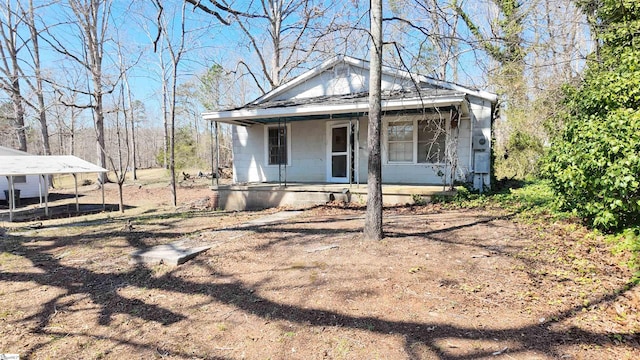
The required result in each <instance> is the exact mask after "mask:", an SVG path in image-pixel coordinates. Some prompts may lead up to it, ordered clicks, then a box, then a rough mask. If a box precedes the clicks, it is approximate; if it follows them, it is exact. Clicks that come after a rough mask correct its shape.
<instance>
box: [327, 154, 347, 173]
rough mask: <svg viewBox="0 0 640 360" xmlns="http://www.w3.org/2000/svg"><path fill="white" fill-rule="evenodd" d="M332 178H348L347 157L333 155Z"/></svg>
mask: <svg viewBox="0 0 640 360" xmlns="http://www.w3.org/2000/svg"><path fill="white" fill-rule="evenodd" d="M331 176H332V177H336V178H337V177H347V155H333V156H332V157H331Z"/></svg>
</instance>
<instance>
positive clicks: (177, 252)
mask: <svg viewBox="0 0 640 360" xmlns="http://www.w3.org/2000/svg"><path fill="white" fill-rule="evenodd" d="M210 248H211V246H200V247H193V248H190V247H186V246H185V245H183V244H182V243H180V242H176V243H171V244H168V245H159V246H154V247H152V248H150V249H144V250H138V251H135V252H133V253H131V261H132V262H134V263H136V264H167V265H180V264H184V263H185V262H187V261H189V260H191V259H193V258H194V257H196V256H197V255H198V254H200V253H202V252H205V251H207V250H208V249H210Z"/></svg>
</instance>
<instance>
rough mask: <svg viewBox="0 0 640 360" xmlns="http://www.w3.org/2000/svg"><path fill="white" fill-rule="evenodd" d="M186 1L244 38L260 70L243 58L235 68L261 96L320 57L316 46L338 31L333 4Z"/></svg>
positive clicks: (305, 0) (263, 0)
mask: <svg viewBox="0 0 640 360" xmlns="http://www.w3.org/2000/svg"><path fill="white" fill-rule="evenodd" d="M185 1H187V2H189V3H191V4H193V5H194V7H196V8H199V9H201V10H203V11H205V12H206V13H208V14H211V15H214V16H216V17H217V18H218V20H220V21H221V22H222V23H225V24H230V22H229V21H227V20H226V18H223V17H222V15H221V13H222V14H225V15H227V16H228V17H230V18H231V19H233V20H234V21H233V24H234V25H236V26H237V27H238V28H239V29H240V31H242V33H243V34H244V36H245V37H246V38H247V40H248V46H249V48H250V49H251V52H252V53H253V54H254V55H255V56H256V58H257V62H258V66H257V68H258V69H259V70H255V68H254V67H253V66H251V64H249V63H247V61H245V60H244V59H242V60H240V61H239V63H238V65H239V66H241V67H243V68H244V69H245V70H246V71H248V73H249V75H250V76H251V78H252V79H253V80H254V81H255V84H256V86H258V88H259V90H260V91H261V92H262V93H265V92H267V91H269V90H270V89H271V88H274V87H276V86H279V85H281V84H282V83H283V82H285V81H286V80H288V79H289V78H290V77H291V76H292V73H293V72H294V71H295V70H296V69H299V68H300V66H301V65H304V64H306V63H309V62H312V61H313V60H314V58H315V57H317V56H318V55H321V53H318V52H315V50H316V48H317V46H318V44H319V43H320V42H321V41H322V39H323V37H324V36H325V35H327V34H328V33H330V32H331V31H333V30H335V29H336V28H337V26H336V22H335V19H336V17H335V16H333V15H331V14H330V10H331V9H334V8H336V7H337V6H336V4H335V3H334V2H333V1H330V2H326V1H317V0H302V1H300V0H261V1H259V2H247V3H246V5H245V7H243V8H240V7H239V5H235V4H234V3H232V2H229V1H227V0H221V1H215V0H209V2H208V3H209V4H210V6H207V5H205V4H204V3H203V2H202V1H200V0H185ZM234 5H235V6H236V7H233V6H234ZM256 29H257V30H256ZM261 79H264V80H265V82H266V86H265V84H264V83H263V81H261Z"/></svg>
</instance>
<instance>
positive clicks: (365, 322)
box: [0, 219, 639, 360]
mask: <svg viewBox="0 0 640 360" xmlns="http://www.w3.org/2000/svg"><path fill="white" fill-rule="evenodd" d="M490 221H492V220H491V219H485V220H480V221H478V222H474V223H470V224H465V225H461V226H473V224H478V223H485V222H490ZM270 227H271V228H272V229H273V227H272V225H270V226H266V227H264V228H263V229H262V234H264V233H268V232H269V228H270ZM456 228H457V227H456V226H452V227H450V228H448V229H441V230H437V231H436V233H437V232H443V231H453V230H455V229H456ZM252 229H253V230H260V229H258V227H254V228H252ZM273 231H275V229H274V230H273ZM278 231H281V229H278ZM315 231H319V230H318V229H316V230H315ZM320 231H326V232H328V233H331V232H337V231H339V230H337V229H332V228H331V227H330V226H327V227H326V228H324V229H320ZM257 233H258V234H260V231H257ZM309 233H311V230H310V229H304V231H302V234H303V235H304V234H309ZM431 233H433V232H431ZM429 234H430V233H429V232H427V233H416V234H413V235H412V236H416V237H424V236H428V235H429ZM95 236H96V237H99V236H100V234H96V235H95ZM147 236H153V234H152V233H150V234H147ZM162 236H166V234H162ZM30 240H33V239H32V238H28V237H27V238H25V237H21V236H10V237H9V239H5V241H4V242H3V243H2V244H1V245H0V249H1V250H2V251H3V252H10V253H13V254H19V256H22V257H24V258H26V259H28V260H30V261H31V263H32V264H33V267H35V268H37V269H38V272H12V271H3V272H2V273H0V281H4V282H23V283H30V282H33V283H36V284H39V285H46V286H52V287H56V288H59V289H61V290H62V291H63V292H64V294H62V295H59V296H57V297H55V298H53V299H51V300H49V301H47V302H46V303H45V304H43V305H42V307H41V309H40V310H39V311H38V312H37V313H36V314H35V315H33V316H32V317H30V318H29V319H22V320H21V321H24V320H32V321H35V323H36V324H37V325H36V326H35V327H34V328H33V329H32V330H31V331H32V332H34V333H38V334H48V335H59V334H60V333H59V332H57V331H54V330H52V329H50V328H49V325H50V323H51V321H52V316H53V315H54V314H55V312H56V306H59V305H60V304H59V302H60V300H61V298H62V297H63V296H68V295H73V294H79V295H83V296H87V297H88V298H90V299H91V301H92V302H93V303H94V304H96V305H97V306H99V308H100V310H99V315H98V319H97V323H98V324H99V325H109V324H110V323H111V322H112V319H113V316H114V315H116V314H126V315H128V316H132V317H137V318H139V319H141V320H144V321H152V322H156V323H159V324H162V325H170V324H174V323H176V322H180V321H186V320H187V317H186V316H185V315H182V314H180V313H177V312H174V311H172V310H169V309H167V308H165V307H163V306H162V305H157V304H151V303H147V302H145V301H142V300H138V299H129V298H126V297H123V296H121V295H119V294H118V291H117V290H118V289H119V288H121V287H123V286H134V287H138V288H141V289H142V288H145V289H158V290H164V291H171V292H179V293H183V294H187V295H198V296H203V295H205V296H206V297H208V299H209V300H210V301H212V302H218V303H222V304H225V305H228V306H232V307H235V308H236V309H238V310H240V311H243V312H245V313H247V314H252V315H254V316H259V317H261V318H264V319H270V320H274V319H275V320H284V321H289V322H293V323H297V324H300V325H301V326H318V327H322V326H324V327H339V328H349V329H357V330H361V331H369V332H372V333H377V334H384V335H388V334H397V335H401V336H402V337H403V339H404V351H405V352H406V354H407V355H408V356H409V358H418V357H419V356H420V355H419V354H418V353H417V350H416V348H417V347H419V346H424V347H426V348H428V349H429V350H430V351H431V352H433V353H435V354H438V357H439V358H440V359H447V360H449V359H450V360H465V359H474V358H478V357H484V356H491V355H492V353H491V352H488V351H484V350H475V351H473V352H472V353H470V354H466V355H455V354H451V353H449V352H447V351H446V349H442V347H441V343H440V342H441V341H442V340H444V339H451V338H455V339H460V340H475V341H478V340H486V341H492V342H495V341H509V342H511V343H515V344H516V346H512V347H510V348H509V349H508V354H509V355H513V356H518V354H520V353H525V352H529V351H536V352H540V353H544V354H546V355H549V356H551V357H553V358H560V357H561V356H562V355H563V354H562V353H561V352H560V351H559V348H560V346H561V345H562V346H566V345H585V346H590V345H597V346H603V345H605V344H607V343H609V342H610V341H609V339H610V337H624V336H627V335H633V334H627V333H599V332H590V331H585V330H582V329H579V328H571V329H569V330H554V329H553V326H552V325H553V324H554V323H556V322H558V321H562V320H564V319H568V318H571V317H572V316H573V315H574V314H575V313H576V312H578V311H579V310H581V307H580V306H577V307H573V308H570V309H566V310H564V311H561V312H558V313H555V314H552V315H551V316H549V317H548V319H549V320H545V321H542V322H540V323H536V324H532V325H528V326H518V327H512V328H506V329H486V328H484V329H478V328H476V327H472V326H468V327H466V326H454V325H447V324H440V323H431V322H412V321H390V320H384V319H380V318H377V317H370V316H354V315H347V314H343V313H340V312H337V311H328V310H322V309H309V308H303V307H299V306H295V305H290V304H282V303H278V302H274V301H272V300H270V299H268V298H265V297H261V296H259V295H258V294H257V293H256V289H255V285H254V286H251V285H248V284H245V283H243V282H241V281H239V280H237V279H236V280H234V281H230V282H227V283H221V284H208V283H197V282H193V281H189V280H185V279H183V278H181V277H179V276H176V275H175V274H174V273H173V272H172V271H171V272H168V273H166V274H164V275H162V276H155V275H154V273H153V271H152V270H151V269H149V268H146V267H143V266H136V267H133V268H131V269H129V270H128V271H124V272H120V273H100V272H96V271H93V270H89V269H86V268H82V267H73V266H69V265H65V264H62V263H61V261H60V259H58V258H56V257H54V256H53V255H51V254H49V253H48V252H47V251H49V250H51V249H52V248H55V247H56V246H59V245H60V241H63V240H62V239H59V238H57V239H56V238H53V240H54V241H53V244H48V245H43V246H25V244H26V243H28V242H29V241H30ZM131 245H132V246H134V247H138V246H141V245H140V244H138V243H136V242H135V241H131ZM199 265H201V266H207V267H209V270H210V272H211V274H212V275H213V276H216V277H226V278H231V279H233V276H232V275H230V274H225V273H221V272H219V271H217V270H216V269H214V268H212V267H210V266H209V265H207V264H205V263H199ZM69 279H73V281H69ZM635 286H636V285H634V284H626V285H624V286H622V287H620V288H619V289H615V290H613V291H611V292H609V293H607V294H604V295H602V296H600V297H599V298H597V299H593V301H592V302H591V304H593V305H597V304H605V303H608V302H611V301H614V300H615V299H616V298H618V297H619V296H621V295H622V294H623V293H624V292H625V291H628V290H631V289H633V288H634V287H635ZM551 319H553V320H551ZM65 335H67V333H65ZM111 340H113V341H114V342H116V343H119V344H123V345H132V346H135V347H137V348H140V349H152V350H156V351H159V352H160V351H161V352H162V353H161V354H165V355H174V356H185V357H187V356H189V357H190V356H193V354H184V353H181V352H180V351H178V350H174V349H171V348H166V347H165V348H162V349H161V350H158V349H156V348H155V345H154V344H149V343H143V342H138V343H132V342H131V341H129V340H123V339H119V338H118V337H117V336H115V335H114V337H113V339H111ZM418 345H419V346H418ZM39 346H44V345H37V346H33V347H32V348H30V349H28V350H27V352H26V354H25V357H26V358H29V357H30V356H32V355H33V354H34V353H35V351H36V350H38V347H39ZM632 346H634V347H635V348H638V346H639V345H638V344H637V343H634V344H632ZM201 356H202V357H204V358H207V359H223V358H219V357H207V356H206V355H201Z"/></svg>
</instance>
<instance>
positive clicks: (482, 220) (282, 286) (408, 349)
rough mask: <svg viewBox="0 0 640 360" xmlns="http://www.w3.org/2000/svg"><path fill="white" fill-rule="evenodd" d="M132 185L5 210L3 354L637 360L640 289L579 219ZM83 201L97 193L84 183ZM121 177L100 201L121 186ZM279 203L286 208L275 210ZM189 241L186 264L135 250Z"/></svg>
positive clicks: (0, 286) (0, 252) (0, 239)
mask: <svg viewBox="0 0 640 360" xmlns="http://www.w3.org/2000/svg"><path fill="white" fill-rule="evenodd" d="M183 185H184V186H183V187H182V188H180V191H179V192H178V199H179V201H180V211H174V210H172V208H171V207H169V206H168V205H167V204H168V203H169V199H170V195H169V190H168V188H167V187H166V186H164V185H163V186H155V187H153V186H146V185H145V186H130V187H126V188H125V191H126V193H125V202H126V203H127V204H128V205H130V206H133V207H132V208H131V209H130V210H127V212H126V213H125V214H124V215H120V214H119V213H107V214H98V215H87V216H82V217H76V218H65V219H58V220H47V221H42V222H38V223H13V224H8V223H2V224H0V353H14V354H20V356H21V359H132V358H135V359H153V358H157V359H245V358H246V359H460V360H462V359H478V358H486V359H639V358H640V342H639V338H638V337H639V336H640V335H639V334H640V316H639V314H638V309H640V290H639V289H638V288H637V287H635V286H631V285H629V284H628V283H627V281H628V280H629V279H630V278H631V273H630V272H629V270H628V269H627V268H625V267H624V266H622V265H620V264H621V262H623V261H624V260H625V259H624V258H621V257H618V256H617V255H612V251H611V248H610V246H609V245H607V244H605V243H604V242H603V241H602V239H600V238H598V237H597V236H596V235H593V234H592V233H589V232H587V231H586V230H584V229H582V228H581V227H580V226H579V225H576V224H573V223H568V222H557V223H551V221H549V220H545V219H533V220H523V219H522V218H520V217H519V216H518V214H510V213H507V212H505V211H504V210H501V209H475V210H447V209H444V208H442V207H441V206H438V205H428V206H421V207H398V208H390V209H386V210H385V214H384V218H385V225H384V227H385V232H386V238H385V239H384V240H383V241H380V242H366V241H363V240H362V239H361V230H362V226H363V215H364V210H363V209H361V208H348V207H344V206H342V205H341V204H333V205H329V206H323V207H317V208H314V209H309V210H306V211H304V212H302V213H301V214H299V215H297V216H294V217H292V218H290V219H289V220H286V221H284V222H281V223H277V224H270V225H263V226H253V227H238V225H240V224H242V223H245V222H247V221H249V220H252V219H257V218H260V217H262V216H266V215H267V214H271V213H273V212H274V211H276V210H269V211H263V212H247V213H243V212H237V213H225V212H216V211H211V210H207V209H206V204H207V200H206V196H207V195H208V191H209V190H208V189H206V187H205V188H203V187H195V186H194V187H189V185H188V184H183ZM83 192H84V195H85V196H83V197H82V198H81V201H85V200H88V199H91V197H92V196H93V197H96V198H97V196H98V194H99V192H98V191H95V190H91V188H90V187H87V188H86V189H83ZM116 196H117V191H116V189H115V187H110V188H108V189H107V200H108V201H109V202H114V203H115V202H116ZM279 210H285V209H279ZM179 239H189V241H190V242H192V243H193V244H211V245H213V247H212V248H211V249H210V250H208V251H207V252H206V253H204V254H201V255H199V256H198V257H196V258H195V259H193V260H191V261H189V262H187V263H186V264H183V265H180V266H177V267H171V266H167V265H153V266H142V265H134V264H132V263H130V261H129V254H130V253H131V252H132V251H135V250H137V249H142V248H148V247H150V246H153V245H157V244H166V243H170V242H172V241H176V240H179Z"/></svg>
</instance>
